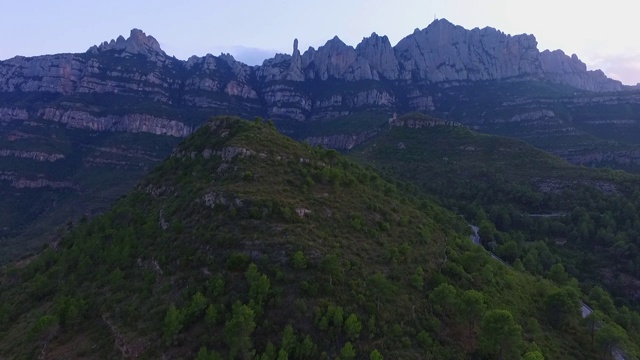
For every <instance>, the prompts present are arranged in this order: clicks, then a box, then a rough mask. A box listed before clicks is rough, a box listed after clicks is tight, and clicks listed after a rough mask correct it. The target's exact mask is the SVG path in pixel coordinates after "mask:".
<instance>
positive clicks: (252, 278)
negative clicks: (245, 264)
mask: <svg viewBox="0 0 640 360" xmlns="http://www.w3.org/2000/svg"><path fill="white" fill-rule="evenodd" d="M245 278H246V279H247V283H248V284H249V298H250V299H252V300H253V301H255V302H256V304H258V305H259V306H261V305H262V303H263V301H264V299H265V298H266V297H267V295H269V289H270V288H271V282H270V281H269V278H268V277H267V275H264V274H262V275H261V274H260V273H259V272H258V267H257V266H256V264H253V263H252V264H251V265H249V268H248V269H247V271H246V272H245Z"/></svg>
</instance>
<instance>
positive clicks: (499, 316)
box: [480, 310, 522, 360]
mask: <svg viewBox="0 0 640 360" xmlns="http://www.w3.org/2000/svg"><path fill="white" fill-rule="evenodd" d="M521 344H522V328H521V327H520V325H518V324H516V322H515V321H514V320H513V316H512V315H511V313H510V312H509V311H507V310H491V311H488V312H487V313H486V314H485V315H484V317H483V318H482V324H481V332H480V346H481V348H482V350H483V351H484V352H485V353H487V354H489V355H493V356H495V358H496V359H498V360H501V359H515V358H517V357H518V356H519V354H520V346H521Z"/></svg>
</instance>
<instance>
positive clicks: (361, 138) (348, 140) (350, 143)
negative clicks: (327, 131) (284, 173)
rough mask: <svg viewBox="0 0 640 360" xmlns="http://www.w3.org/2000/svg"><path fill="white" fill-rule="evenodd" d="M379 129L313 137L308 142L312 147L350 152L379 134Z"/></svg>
mask: <svg viewBox="0 0 640 360" xmlns="http://www.w3.org/2000/svg"><path fill="white" fill-rule="evenodd" d="M378 132H379V130H378V129H373V130H367V131H363V132H361V133H357V134H337V135H328V136H312V137H309V138H307V139H306V140H307V141H308V142H309V145H311V146H322V147H324V148H328V149H339V150H350V149H352V148H353V147H355V146H357V145H360V144H362V143H363V142H365V141H367V140H369V139H371V138H372V137H374V136H376V135H377V134H378Z"/></svg>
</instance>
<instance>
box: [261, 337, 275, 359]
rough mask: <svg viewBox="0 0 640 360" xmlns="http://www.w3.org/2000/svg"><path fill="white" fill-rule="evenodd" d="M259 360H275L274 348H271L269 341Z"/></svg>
mask: <svg viewBox="0 0 640 360" xmlns="http://www.w3.org/2000/svg"><path fill="white" fill-rule="evenodd" d="M260 360H276V347H275V346H273V344H272V343H271V341H269V342H268V343H267V347H266V348H265V350H264V352H263V353H262V356H260Z"/></svg>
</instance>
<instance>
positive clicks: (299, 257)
mask: <svg viewBox="0 0 640 360" xmlns="http://www.w3.org/2000/svg"><path fill="white" fill-rule="evenodd" d="M291 264H292V265H293V268H294V269H298V270H301V269H306V268H307V259H306V257H305V256H304V253H303V252H302V251H296V252H295V253H294V254H293V256H292V257H291Z"/></svg>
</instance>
